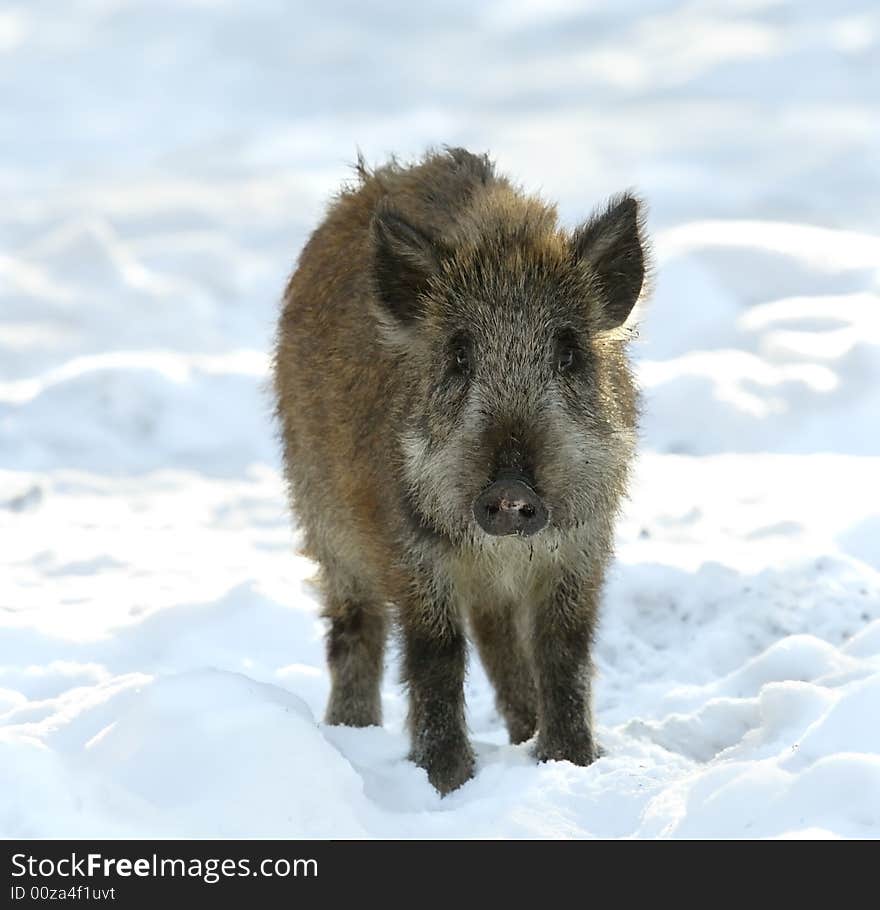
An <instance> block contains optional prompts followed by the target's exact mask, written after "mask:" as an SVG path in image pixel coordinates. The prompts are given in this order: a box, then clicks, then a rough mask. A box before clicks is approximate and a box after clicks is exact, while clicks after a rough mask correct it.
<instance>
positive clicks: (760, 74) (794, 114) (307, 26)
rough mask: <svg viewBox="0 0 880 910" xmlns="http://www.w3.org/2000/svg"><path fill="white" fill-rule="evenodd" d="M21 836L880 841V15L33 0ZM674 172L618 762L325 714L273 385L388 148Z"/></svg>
mask: <svg viewBox="0 0 880 910" xmlns="http://www.w3.org/2000/svg"><path fill="white" fill-rule="evenodd" d="M0 99H2V104H0V196H2V199H3V205H2V207H0V626H2V636H0V724H2V726H0V782H2V783H0V834H2V835H3V836H6V837H20V836H31V837H50V836H56V837H57V836H71V837H91V836H114V837H115V836H120V837H122V836H152V835H155V836H160V835H162V836H211V837H217V836H219V837H224V836H272V837H462V836H466V837H554V838H558V837H633V836H636V837H670V836H671V837H708V836H711V837H728V838H733V837H754V836H760V837H815V836H821V837H826V836H827V837H832V836H833V837H877V836H880V723H878V719H880V484H878V476H880V233H878V230H880V229H878V222H877V212H878V211H880V8H878V6H877V4H875V3H872V2H869V0H841V2H835V3H827V2H824V0H749V2H744V0H705V2H703V0H701V2H699V3H693V2H660V0H627V2H619V3H614V4H611V3H609V4H595V3H583V4H580V3H576V2H573V0H553V2H545V3H538V2H533V0H514V2H510V0H507V2H504V3H502V2H486V3H479V4H475V3H472V2H467V3H465V2H463V0H456V2H444V3H421V4H405V3H399V4H397V3H392V2H390V0H387V2H382V3H378V4H375V3H374V4H361V3H342V2H338V0H329V2H325V3H322V4H319V5H317V6H316V5H314V4H302V5H298V4H293V3H290V2H287V0H248V2H244V0H241V2H233V0H225V2H224V0H186V2H183V0H181V2H176V3H171V2H162V0H69V2H66V3H63V4H58V3H54V2H50V0H28V2H27V3H24V2H22V0H19V2H4V3H2V5H0ZM444 142H445V143H450V144H457V145H465V146H468V147H471V148H473V149H475V150H484V149H488V150H490V151H491V152H492V153H493V155H494V156H495V157H496V158H497V159H498V161H499V165H500V167H501V168H502V170H504V171H505V172H508V173H511V174H513V175H514V176H515V177H516V178H517V179H518V180H521V181H522V183H523V184H524V185H525V186H526V187H527V188H529V189H533V190H540V191H541V192H543V193H544V194H545V195H546V196H547V197H549V198H554V199H558V200H559V201H560V212H561V217H562V219H563V220H564V222H565V223H566V224H568V225H574V224H576V223H577V221H578V220H579V219H581V218H583V217H584V216H586V215H587V214H588V213H589V212H590V211H591V209H592V208H593V207H594V206H596V205H597V204H598V203H600V202H601V201H602V199H603V198H604V197H606V196H607V195H609V194H610V193H612V192H615V191H619V190H621V189H623V188H626V187H630V186H631V187H636V188H637V189H638V190H639V192H641V193H642V194H643V195H644V197H645V198H646V199H647V200H649V202H650V206H651V215H650V221H649V227H650V230H651V233H652V234H653V236H654V249H655V256H656V260H657V267H656V274H655V285H656V293H655V295H654V299H653V301H652V303H651V304H650V306H649V307H648V308H646V310H645V313H644V316H643V322H642V327H641V330H640V337H639V339H638V342H637V345H636V349H635V355H636V357H637V360H638V373H639V376H640V379H641V381H642V384H643V386H644V389H645V396H646V402H645V420H644V428H643V439H642V451H641V456H640V460H639V464H638V469H637V476H636V482H635V484H634V487H633V491H632V497H631V500H630V502H629V503H628V504H627V507H626V512H625V515H624V516H623V518H622V520H621V522H620V527H619V535H618V557H617V561H616V564H615V568H614V570H613V573H612V577H611V581H610V584H609V586H608V589H607V595H606V598H605V604H604V613H603V618H602V624H601V632H600V635H599V639H598V642H597V648H596V655H597V663H598V673H599V675H598V681H597V685H596V712H597V717H598V722H599V734H600V739H601V741H602V743H603V746H604V748H605V750H606V753H607V754H606V755H605V756H604V757H603V758H601V759H600V760H599V761H597V762H596V763H595V764H594V765H592V766H591V767H589V768H578V767H574V766H572V765H570V764H568V763H560V762H557V763H548V764H544V765H540V766H539V765H536V764H535V763H534V762H533V761H532V759H531V758H530V757H529V754H528V747H527V746H522V747H513V746H510V745H508V744H507V743H506V740H505V735H504V732H503V729H502V724H501V722H500V720H499V717H498V715H497V714H496V712H495V710H494V707H493V699H492V693H491V690H490V688H489V686H488V684H487V682H486V679H485V676H484V674H483V672H482V670H481V668H480V667H479V665H478V663H477V662H475V661H472V663H471V669H470V674H469V679H468V683H467V696H468V710H469V724H470V728H471V730H472V733H473V737H474V740H475V743H476V749H477V754H478V773H477V775H476V777H475V778H474V779H473V780H472V781H471V782H469V783H468V784H466V785H465V786H464V787H463V788H461V790H459V791H457V792H456V793H454V794H452V795H450V796H449V797H447V798H445V799H443V800H441V799H440V798H439V797H438V796H437V794H436V793H435V792H434V791H433V790H432V789H431V787H430V786H429V784H428V782H427V779H426V776H425V774H424V772H422V771H421V770H419V769H418V768H416V767H414V766H413V765H412V764H410V763H409V762H408V761H407V760H406V752H407V743H406V737H405V733H404V730H403V722H404V716H405V699H404V694H403V692H402V691H401V688H400V686H399V684H398V682H397V671H396V666H395V664H396V658H395V656H394V655H393V654H392V655H391V657H390V659H389V667H388V671H387V674H386V681H385V688H384V705H385V713H386V723H385V726H384V728H382V729H368V730H353V729H345V728H328V727H325V726H323V725H322V724H321V722H320V718H321V715H322V712H323V708H324V703H325V700H326V697H327V692H328V677H327V672H326V669H325V667H324V660H323V646H322V624H321V621H320V619H319V616H318V609H319V608H318V604H317V602H316V599H315V594H314V591H313V590H312V589H311V588H310V587H309V582H308V580H309V578H310V576H311V575H312V574H313V569H314V567H313V566H312V565H311V564H309V563H308V562H307V561H306V560H305V559H304V558H303V557H301V556H298V555H297V554H296V549H295V547H296V540H295V535H294V534H293V533H292V532H291V529H290V525H289V521H288V517H287V513H286V505H285V501H284V497H283V491H282V484H281V481H280V478H279V449H278V444H277V440H276V438H275V435H274V434H275V431H274V428H273V425H272V421H271V402H270V399H269V395H268V392H267V389H266V378H267V364H268V359H267V353H268V351H269V350H270V347H271V340H272V333H273V328H274V321H275V318H276V314H277V307H278V300H279V296H280V292H281V289H282V287H283V284H284V281H285V278H286V275H287V274H288V273H289V271H290V269H291V268H292V265H293V262H294V260H295V256H296V254H297V251H298V250H299V248H300V247H301V245H302V244H303V242H304V240H305V238H306V236H307V234H308V231H309V230H310V229H311V228H312V227H313V226H314V225H315V224H316V223H317V221H318V219H319V218H320V215H321V212H322V209H323V206H324V204H325V202H326V200H327V199H328V198H329V196H330V194H331V193H332V192H333V191H334V189H335V188H336V187H337V186H338V184H339V182H340V181H341V180H343V179H345V178H346V177H347V175H348V174H349V173H350V171H349V170H348V165H349V164H350V163H351V162H352V161H353V160H354V159H355V157H356V146H357V145H359V146H360V148H361V149H362V150H363V152H364V154H365V156H366V157H367V159H368V160H369V161H372V162H378V161H381V160H382V159H383V158H384V157H385V155H386V154H387V153H389V152H391V151H395V152H398V153H400V154H402V155H403V156H404V157H406V156H411V155H415V154H418V153H419V152H420V151H421V150H423V149H424V148H425V147H426V146H428V145H431V144H440V143H444Z"/></svg>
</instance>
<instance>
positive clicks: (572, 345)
mask: <svg viewBox="0 0 880 910" xmlns="http://www.w3.org/2000/svg"><path fill="white" fill-rule="evenodd" d="M578 351H579V348H578V343H577V338H576V337H575V334H574V333H573V332H569V331H566V332H563V333H562V334H561V335H560V336H559V338H557V339H556V350H555V352H554V355H553V357H554V361H553V366H554V367H555V369H556V371H557V372H558V373H565V372H568V371H570V370H574V369H576V368H577V365H578Z"/></svg>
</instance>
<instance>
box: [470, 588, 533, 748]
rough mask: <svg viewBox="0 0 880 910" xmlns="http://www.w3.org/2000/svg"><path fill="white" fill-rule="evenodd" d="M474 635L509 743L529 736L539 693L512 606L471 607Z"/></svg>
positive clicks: (518, 741) (531, 731)
mask: <svg viewBox="0 0 880 910" xmlns="http://www.w3.org/2000/svg"><path fill="white" fill-rule="evenodd" d="M471 626H472V628H473V633H474V638H475V639H476V642H477V648H478V649H479V652H480V658H481V659H482V661H483V666H484V667H485V668H486V673H487V674H488V676H489V679H490V680H491V681H492V685H493V686H494V687H495V704H496V705H497V707H498V712H499V713H500V714H501V716H502V717H503V718H504V722H505V724H506V725H507V732H508V735H509V736H510V741H511V742H512V743H522V742H525V741H526V740H527V739H530V738H531V737H532V735H533V734H534V732H535V728H536V727H537V725H538V693H537V690H536V688H535V678H534V675H533V673H532V667H531V662H530V660H529V657H528V655H527V654H526V653H525V651H524V650H523V648H522V646H521V645H520V641H519V636H518V635H517V630H516V626H515V624H514V617H513V614H512V610H511V609H510V608H509V607H507V608H505V607H500V606H499V607H498V608H496V609H488V610H479V611H474V615H473V617H472V620H471Z"/></svg>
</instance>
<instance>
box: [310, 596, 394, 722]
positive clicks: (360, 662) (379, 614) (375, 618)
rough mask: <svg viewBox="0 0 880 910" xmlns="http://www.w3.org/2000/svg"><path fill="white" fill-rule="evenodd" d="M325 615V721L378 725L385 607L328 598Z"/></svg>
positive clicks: (380, 701) (380, 706) (380, 708)
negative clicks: (328, 686) (327, 672)
mask: <svg viewBox="0 0 880 910" xmlns="http://www.w3.org/2000/svg"><path fill="white" fill-rule="evenodd" d="M324 615H325V616H327V617H328V618H329V620H330V630H329V632H328V633H327V663H328V664H329V666H330V678H331V689H330V701H329V703H328V705H327V714H326V718H325V720H326V722H327V723H328V724H341V725H344V726H347V727H370V726H380V725H381V723H382V698H381V695H380V687H381V684H382V660H383V654H384V650H385V631H386V630H385V615H384V607H382V606H381V605H376V604H370V603H363V602H358V601H352V600H344V599H341V600H335V599H331V600H330V602H329V603H328V605H327V608H326V610H325V611H324Z"/></svg>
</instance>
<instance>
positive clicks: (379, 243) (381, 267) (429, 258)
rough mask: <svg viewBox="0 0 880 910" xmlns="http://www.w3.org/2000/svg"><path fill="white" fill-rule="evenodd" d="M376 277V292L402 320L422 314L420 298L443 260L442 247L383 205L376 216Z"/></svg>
mask: <svg viewBox="0 0 880 910" xmlns="http://www.w3.org/2000/svg"><path fill="white" fill-rule="evenodd" d="M373 241H374V252H373V278H374V281H375V288H376V293H377V294H378V296H379V299H380V300H381V301H382V303H383V304H384V305H385V307H386V308H387V309H388V310H389V311H390V312H391V314H392V315H393V316H394V317H395V318H396V319H397V320H398V321H399V322H401V323H404V324H408V323H411V322H412V321H413V320H414V319H415V318H416V317H417V316H418V314H419V298H420V296H421V294H422V293H423V291H424V290H425V287H426V286H427V284H428V279H429V278H430V277H431V275H432V273H433V272H434V271H436V269H437V267H438V265H439V263H440V249H439V246H438V245H437V243H436V242H435V241H434V240H432V239H431V238H430V237H429V236H428V235H427V234H425V233H423V232H422V231H420V230H419V229H418V228H416V227H413V225H411V224H410V223H409V222H407V221H405V220H404V219H403V218H401V217H400V215H398V214H397V213H395V212H393V211H391V210H390V209H388V208H380V209H379V210H378V211H377V212H376V214H375V215H374V216H373Z"/></svg>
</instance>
